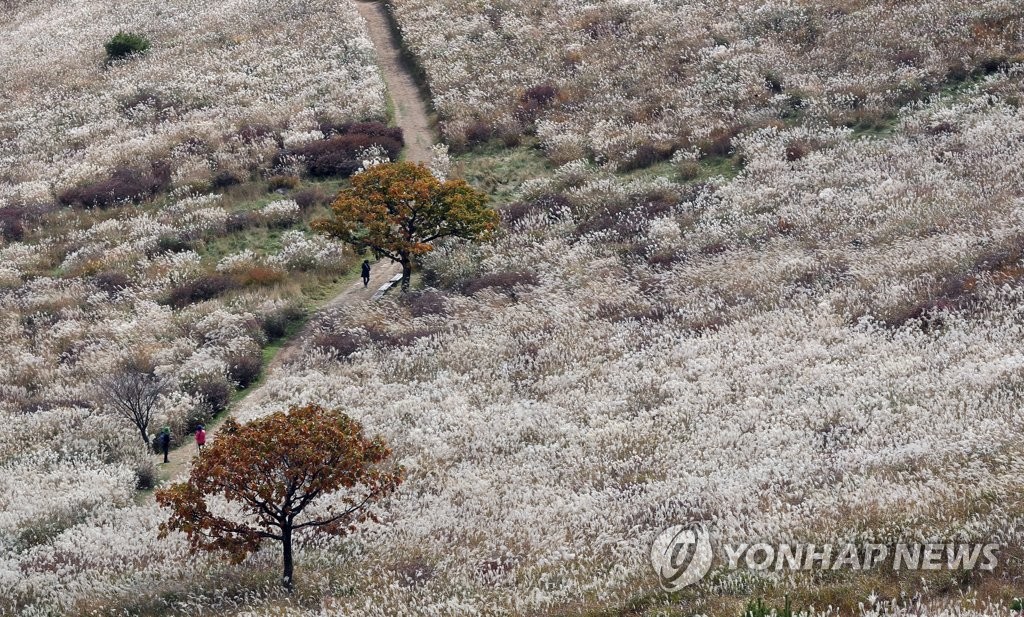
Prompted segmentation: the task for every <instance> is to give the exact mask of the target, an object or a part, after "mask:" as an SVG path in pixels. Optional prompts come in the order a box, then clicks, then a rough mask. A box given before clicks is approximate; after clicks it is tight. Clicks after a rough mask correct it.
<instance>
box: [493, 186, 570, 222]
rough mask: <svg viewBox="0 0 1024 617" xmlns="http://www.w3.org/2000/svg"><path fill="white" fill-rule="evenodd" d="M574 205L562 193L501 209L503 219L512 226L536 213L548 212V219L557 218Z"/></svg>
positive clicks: (516, 203) (542, 196)
mask: <svg viewBox="0 0 1024 617" xmlns="http://www.w3.org/2000/svg"><path fill="white" fill-rule="evenodd" d="M571 206H572V204H571V203H570V202H569V200H568V199H567V198H566V197H565V196H564V195H562V194H561V193H547V194H544V195H541V196H539V197H537V198H536V199H532V200H529V201H517V202H515V203H512V204H509V205H507V206H505V207H504V208H502V209H501V211H500V213H501V218H502V219H504V221H505V223H506V224H508V225H512V224H514V223H517V222H519V221H520V220H522V219H524V218H526V217H527V216H530V215H531V214H533V213H534V212H546V213H547V214H548V218H557V217H558V216H559V215H560V214H561V212H562V211H564V210H567V209H568V208H570V207H571Z"/></svg>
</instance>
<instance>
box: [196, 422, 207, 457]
mask: <svg viewBox="0 0 1024 617" xmlns="http://www.w3.org/2000/svg"><path fill="white" fill-rule="evenodd" d="M205 445H206V429H205V428H203V425H202V424H200V425H199V428H197V429H196V448H197V449H198V450H199V451H200V452H202V451H203V446H205Z"/></svg>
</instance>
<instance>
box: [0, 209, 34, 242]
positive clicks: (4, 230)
mask: <svg viewBox="0 0 1024 617" xmlns="http://www.w3.org/2000/svg"><path fill="white" fill-rule="evenodd" d="M27 214H28V213H27V212H26V210H25V208H20V207H17V206H6V207H3V208H0V235H2V236H3V237H4V239H5V240H7V241H8V242H20V241H21V240H23V239H24V238H25V219H26V218H27Z"/></svg>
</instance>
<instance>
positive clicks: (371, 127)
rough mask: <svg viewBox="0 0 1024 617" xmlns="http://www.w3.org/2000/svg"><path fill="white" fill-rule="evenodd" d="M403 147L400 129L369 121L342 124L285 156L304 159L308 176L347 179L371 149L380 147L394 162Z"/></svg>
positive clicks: (403, 142)
mask: <svg viewBox="0 0 1024 617" xmlns="http://www.w3.org/2000/svg"><path fill="white" fill-rule="evenodd" d="M404 145H405V140H404V139H403V137H402V134H401V129H397V128H389V127H387V126H384V125H383V124H380V123H376V122H371V123H363V124H347V125H343V126H342V127H340V128H339V129H338V132H336V133H333V134H331V135H330V136H329V137H327V138H326V139H320V140H317V141H312V142H309V143H306V144H302V145H301V146H297V147H295V148H293V149H291V150H289V151H287V152H285V153H284V154H289V155H293V156H299V157H301V158H302V159H303V160H305V161H306V170H307V172H308V173H309V175H311V176H315V177H330V176H350V175H352V174H353V173H355V172H356V171H357V170H358V169H359V168H360V167H361V166H362V160H361V155H362V153H363V152H364V151H366V150H367V149H369V148H370V147H372V146H379V147H381V148H383V149H384V151H385V152H386V153H387V155H388V157H389V158H390V159H391V160H396V159H397V158H398V155H399V154H400V153H401V151H402V147H403V146H404Z"/></svg>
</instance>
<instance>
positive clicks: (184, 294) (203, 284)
mask: <svg viewBox="0 0 1024 617" xmlns="http://www.w3.org/2000/svg"><path fill="white" fill-rule="evenodd" d="M237 287H238V283H237V282H236V281H235V279H233V278H231V277H229V276H225V275H223V274H206V275H203V276H200V277H199V278H196V279H193V280H191V281H189V282H187V283H182V284H181V285H178V286H177V287H174V288H173V289H171V291H170V293H169V294H168V296H167V300H166V302H167V304H169V305H171V306H173V307H174V308H184V307H186V306H188V305H190V304H195V303H196V302H203V301H205V300H211V299H213V298H216V297H217V296H219V295H221V294H223V293H226V292H228V291H230V290H232V289H235V288H237Z"/></svg>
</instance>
